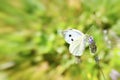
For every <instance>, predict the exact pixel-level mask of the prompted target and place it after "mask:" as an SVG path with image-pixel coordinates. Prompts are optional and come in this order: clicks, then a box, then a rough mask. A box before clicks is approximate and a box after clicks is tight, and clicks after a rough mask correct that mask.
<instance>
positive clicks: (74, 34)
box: [62, 29, 84, 44]
mask: <svg viewBox="0 0 120 80" xmlns="http://www.w3.org/2000/svg"><path fill="white" fill-rule="evenodd" d="M62 34H63V36H64V38H65V41H66V42H67V43H68V44H71V43H72V42H73V41H76V40H77V39H78V38H80V37H82V35H84V34H83V33H82V32H80V31H78V30H76V29H68V30H65V31H63V32H62Z"/></svg>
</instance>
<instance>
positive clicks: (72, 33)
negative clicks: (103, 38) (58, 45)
mask: <svg viewBox="0 0 120 80" xmlns="http://www.w3.org/2000/svg"><path fill="white" fill-rule="evenodd" d="M62 34H63V37H64V39H65V41H66V42H67V43H68V44H69V51H70V53H71V54H72V55H74V56H81V55H82V54H83V52H84V50H85V45H86V35H85V34H84V33H82V32H81V31H79V30H76V29H67V30H64V31H63V32H62Z"/></svg>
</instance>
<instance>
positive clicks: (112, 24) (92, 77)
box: [0, 0, 120, 80]
mask: <svg viewBox="0 0 120 80" xmlns="http://www.w3.org/2000/svg"><path fill="white" fill-rule="evenodd" d="M119 3H120V0H73V1H72V0H1V1H0V80H104V78H103V75H102V74H101V72H100V69H99V68H98V67H97V65H96V63H95V61H94V58H93V55H91V54H90V52H89V49H88V47H87V48H86V50H85V52H84V55H83V56H81V60H82V62H81V63H80V64H75V63H74V62H75V57H74V56H72V55H70V53H69V51H68V44H66V43H65V41H64V39H63V37H62V36H61V34H60V32H61V30H64V29H67V28H76V29H78V30H80V31H82V32H84V33H87V34H90V35H92V36H93V37H94V39H95V41H96V44H97V47H98V50H97V54H98V55H99V57H100V65H101V67H102V69H103V72H104V74H105V77H106V80H110V76H109V75H110V74H111V71H112V70H113V69H115V70H116V71H118V72H120V68H119V67H120V63H119V60H120V31H119V29H120V25H119V24H120V14H119V13H120V6H119Z"/></svg>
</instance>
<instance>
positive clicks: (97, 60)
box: [95, 55, 106, 80]
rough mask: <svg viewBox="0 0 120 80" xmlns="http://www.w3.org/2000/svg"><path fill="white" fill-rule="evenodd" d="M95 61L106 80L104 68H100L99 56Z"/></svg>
mask: <svg viewBox="0 0 120 80" xmlns="http://www.w3.org/2000/svg"><path fill="white" fill-rule="evenodd" d="M95 61H96V63H97V65H98V68H99V69H100V72H101V74H102V76H103V78H104V80H106V77H105V74H104V72H103V69H102V67H101V66H100V63H99V58H98V56H97V55H96V56H95Z"/></svg>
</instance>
